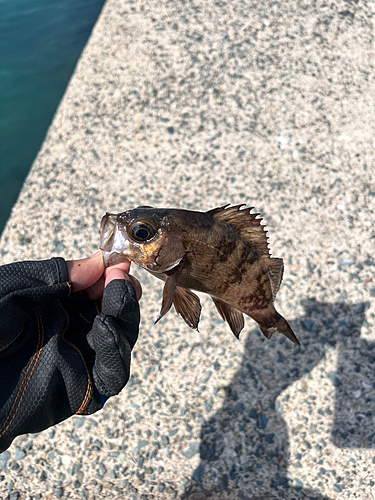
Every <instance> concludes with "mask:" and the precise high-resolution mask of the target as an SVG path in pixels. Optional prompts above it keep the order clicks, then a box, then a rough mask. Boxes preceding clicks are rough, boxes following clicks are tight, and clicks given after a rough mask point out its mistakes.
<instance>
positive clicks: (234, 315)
mask: <svg viewBox="0 0 375 500" xmlns="http://www.w3.org/2000/svg"><path fill="white" fill-rule="evenodd" d="M211 298H212V300H213V301H214V304H215V306H216V309H217V310H218V312H219V314H220V316H221V317H222V318H223V320H224V321H226V322H227V323H228V325H229V326H230V329H231V330H232V332H233V334H234V336H235V337H237V338H239V337H240V332H241V330H242V328H243V327H244V325H245V321H244V319H243V314H242V313H241V312H240V311H237V309H234V308H233V307H230V306H228V305H227V304H226V303H225V302H222V301H221V300H219V299H215V298H214V297H211Z"/></svg>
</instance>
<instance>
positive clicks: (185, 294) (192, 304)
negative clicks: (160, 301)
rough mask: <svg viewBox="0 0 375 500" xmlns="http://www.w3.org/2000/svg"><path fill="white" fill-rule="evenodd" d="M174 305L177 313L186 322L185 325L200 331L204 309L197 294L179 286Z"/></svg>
mask: <svg viewBox="0 0 375 500" xmlns="http://www.w3.org/2000/svg"><path fill="white" fill-rule="evenodd" d="M173 305H174V307H175V309H176V312H177V313H178V314H180V315H181V316H182V318H183V319H184V320H185V323H186V324H187V325H189V326H190V328H194V329H195V330H198V323H199V318H200V315H201V309H202V306H201V302H200V300H199V297H197V296H196V295H195V293H193V292H191V291H190V290H186V288H181V287H180V286H177V287H176V292H175V295H174V299H173Z"/></svg>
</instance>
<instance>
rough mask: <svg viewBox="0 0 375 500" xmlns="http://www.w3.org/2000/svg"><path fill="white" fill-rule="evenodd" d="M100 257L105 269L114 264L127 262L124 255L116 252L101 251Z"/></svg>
mask: <svg viewBox="0 0 375 500" xmlns="http://www.w3.org/2000/svg"><path fill="white" fill-rule="evenodd" d="M102 255H103V262H104V266H105V267H110V266H114V265H115V264H119V263H120V262H126V261H128V260H129V259H128V258H127V257H126V256H125V255H124V254H121V253H118V252H104V251H103V250H102Z"/></svg>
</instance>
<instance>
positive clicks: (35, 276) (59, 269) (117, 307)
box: [0, 258, 140, 452]
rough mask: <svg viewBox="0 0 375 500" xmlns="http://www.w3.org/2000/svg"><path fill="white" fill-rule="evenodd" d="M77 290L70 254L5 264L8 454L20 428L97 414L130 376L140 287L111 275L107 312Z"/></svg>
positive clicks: (4, 432) (2, 355)
mask: <svg viewBox="0 0 375 500" xmlns="http://www.w3.org/2000/svg"><path fill="white" fill-rule="evenodd" d="M71 291H72V284H71V283H70V282H69V281H68V271H67V266H66V263H65V261H64V259H62V258H53V259H51V260H47V261H39V262H17V263H15V264H9V265H6V266H2V267H0V452H2V451H4V450H5V449H6V448H8V446H9V445H10V444H11V442H12V441H13V439H14V438H15V437H16V436H18V435H20V434H25V433H29V432H31V433H34V432H39V431H41V430H43V429H46V428H47V427H50V426H51V425H54V424H57V423H58V422H61V421H62V420H65V419H66V418H68V417H70V416H71V415H73V414H80V415H88V414H91V413H94V412H95V411H97V410H99V409H100V408H102V407H103V404H104V401H105V399H107V398H108V397H110V396H114V395H115V394H118V393H119V392H120V391H121V389H122V388H123V387H124V385H125V384H126V383H127V381H128V379H129V372H130V354H131V350H132V349H133V346H134V344H135V342H136V340H137V337H138V327H139V319H140V316H139V306H138V301H137V297H136V293H135V290H134V287H133V285H132V284H131V283H130V282H129V281H126V280H114V281H111V282H110V283H109V284H108V286H107V287H106V288H105V290H104V294H103V301H102V310H103V312H102V313H101V312H100V301H91V300H90V299H89V298H88V297H87V295H86V293H85V292H76V293H71Z"/></svg>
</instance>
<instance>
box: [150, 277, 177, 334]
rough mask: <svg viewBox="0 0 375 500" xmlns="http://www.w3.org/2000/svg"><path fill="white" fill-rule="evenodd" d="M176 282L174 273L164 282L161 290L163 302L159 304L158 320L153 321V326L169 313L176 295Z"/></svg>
mask: <svg viewBox="0 0 375 500" xmlns="http://www.w3.org/2000/svg"><path fill="white" fill-rule="evenodd" d="M176 280H177V273H176V272H174V273H172V274H170V275H169V276H168V278H167V280H166V282H165V285H164V288H163V302H162V304H161V309H160V315H159V317H158V319H157V320H156V321H155V324H156V323H157V322H158V321H160V320H161V318H162V317H163V316H165V315H166V314H167V312H168V311H169V309H170V308H171V306H172V304H173V299H174V296H175V293H176Z"/></svg>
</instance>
